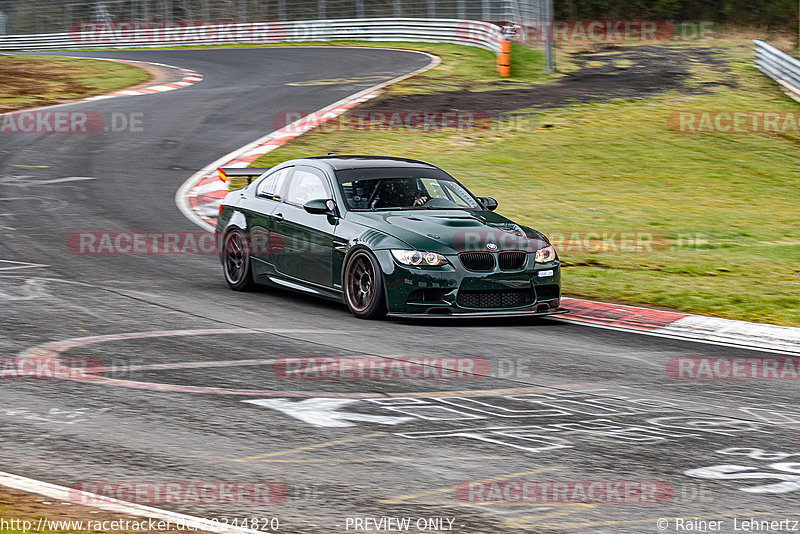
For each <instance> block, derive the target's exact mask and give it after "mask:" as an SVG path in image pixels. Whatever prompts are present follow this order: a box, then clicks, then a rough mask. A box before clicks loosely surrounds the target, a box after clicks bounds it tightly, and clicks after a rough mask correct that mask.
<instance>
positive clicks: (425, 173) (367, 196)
mask: <svg viewBox="0 0 800 534" xmlns="http://www.w3.org/2000/svg"><path fill="white" fill-rule="evenodd" d="M337 176H338V178H339V186H340V187H341V190H342V196H343V197H344V199H345V203H346V204H347V208H348V209H349V210H351V211H379V210H422V209H461V210H463V209H482V208H481V206H480V205H479V204H478V202H477V200H475V197H473V196H472V194H470V192H469V191H467V190H466V189H465V188H464V187H462V186H461V184H459V183H458V182H456V181H455V180H454V179H453V178H452V177H451V176H449V175H448V174H446V173H445V172H443V171H439V172H436V171H435V170H428V169H414V168H411V169H357V170H355V169H354V170H351V171H340V172H338V173H337Z"/></svg>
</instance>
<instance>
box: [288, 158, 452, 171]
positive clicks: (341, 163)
mask: <svg viewBox="0 0 800 534" xmlns="http://www.w3.org/2000/svg"><path fill="white" fill-rule="evenodd" d="M302 160H315V161H323V162H325V163H327V164H328V165H330V166H331V167H333V169H334V170H336V171H341V170H345V169H369V168H376V167H408V168H420V167H422V168H426V169H438V167H436V166H435V165H431V164H430V163H425V162H424V161H418V160H415V159H408V158H395V157H391V156H363V155H342V156H339V155H335V156H334V155H329V156H311V157H308V158H302V159H301V160H298V163H299V162H300V161H302Z"/></svg>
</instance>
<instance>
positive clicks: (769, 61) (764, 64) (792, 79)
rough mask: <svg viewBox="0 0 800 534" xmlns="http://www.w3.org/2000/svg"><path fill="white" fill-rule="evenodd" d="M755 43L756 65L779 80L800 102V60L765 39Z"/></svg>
mask: <svg viewBox="0 0 800 534" xmlns="http://www.w3.org/2000/svg"><path fill="white" fill-rule="evenodd" d="M753 43H755V52H756V67H758V69H759V70H760V71H761V72H763V73H764V74H766V75H767V76H769V77H770V78H772V79H773V80H775V81H776V82H778V84H780V86H781V87H783V89H784V91H786V94H787V95H789V96H790V97H792V98H793V99H795V100H797V101H798V102H800V60H798V59H796V58H793V57H792V56H790V55H789V54H786V53H784V52H781V51H780V50H778V49H777V48H775V47H774V46H772V45H770V44H768V43H765V42H764V41H753Z"/></svg>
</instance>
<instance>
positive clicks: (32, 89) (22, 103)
mask: <svg viewBox="0 0 800 534" xmlns="http://www.w3.org/2000/svg"><path fill="white" fill-rule="evenodd" d="M148 79H150V74H149V73H148V72H147V71H145V70H142V69H140V68H137V67H133V66H131V65H126V64H123V63H115V62H112V61H97V60H92V59H83V58H66V57H51V56H33V55H9V56H0V112H8V111H14V110H18V109H24V108H29V107H33V106H46V105H52V104H57V103H62V102H68V101H71V100H76V99H80V98H86V97H89V96H94V95H99V94H103V93H108V92H111V91H115V90H117V89H122V88H125V87H130V86H132V85H136V84H139V83H142V82H145V81H147V80H148Z"/></svg>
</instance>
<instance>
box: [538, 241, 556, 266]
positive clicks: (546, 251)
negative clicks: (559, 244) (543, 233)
mask: <svg viewBox="0 0 800 534" xmlns="http://www.w3.org/2000/svg"><path fill="white" fill-rule="evenodd" d="M534 259H535V260H536V263H548V262H551V261H553V260H554V259H556V249H554V248H553V245H547V246H546V247H544V248H540V249H539V250H537V251H536V256H535V257H534Z"/></svg>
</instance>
